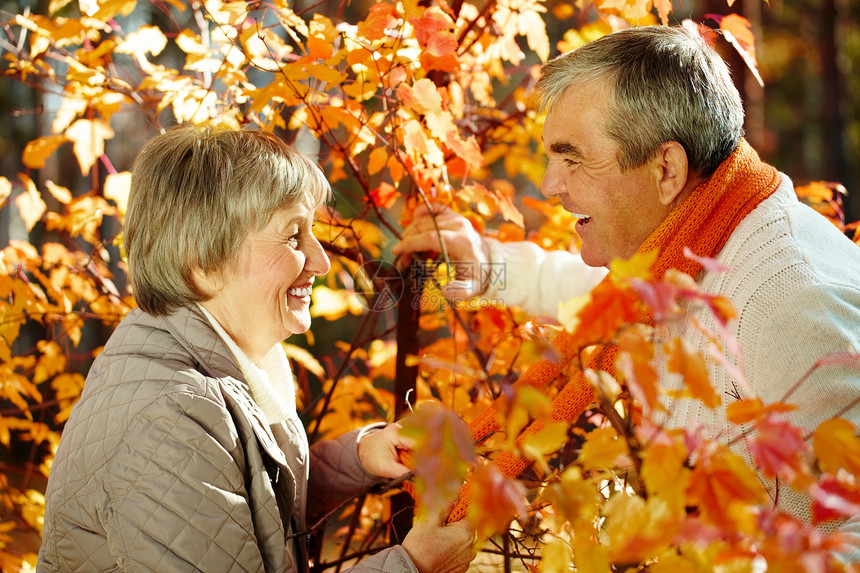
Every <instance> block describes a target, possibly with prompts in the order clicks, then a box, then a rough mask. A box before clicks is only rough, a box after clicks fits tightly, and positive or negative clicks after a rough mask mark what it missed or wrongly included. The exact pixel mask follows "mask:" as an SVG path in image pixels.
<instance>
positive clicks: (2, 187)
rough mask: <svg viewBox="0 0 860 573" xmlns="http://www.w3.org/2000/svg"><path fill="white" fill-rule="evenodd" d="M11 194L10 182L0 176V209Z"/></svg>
mask: <svg viewBox="0 0 860 573" xmlns="http://www.w3.org/2000/svg"><path fill="white" fill-rule="evenodd" d="M11 194H12V182H11V181H9V180H8V179H6V178H5V177H3V176H2V175H0V207H2V206H3V204H4V203H6V199H8V198H9V196H10V195H11Z"/></svg>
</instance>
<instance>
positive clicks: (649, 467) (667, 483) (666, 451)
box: [642, 443, 690, 501]
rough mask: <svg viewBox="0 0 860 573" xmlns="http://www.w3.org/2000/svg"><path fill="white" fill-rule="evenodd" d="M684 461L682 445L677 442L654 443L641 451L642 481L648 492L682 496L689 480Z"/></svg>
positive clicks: (659, 494) (657, 494) (658, 494)
mask: <svg viewBox="0 0 860 573" xmlns="http://www.w3.org/2000/svg"><path fill="white" fill-rule="evenodd" d="M685 461H686V452H685V451H684V447H683V446H682V445H681V444H677V443H671V444H665V443H654V444H652V445H651V446H650V447H648V448H647V449H646V450H645V451H643V452H642V481H643V482H645V487H646V488H647V490H648V493H649V494H651V495H655V496H664V497H667V498H668V497H670V496H673V495H675V494H680V495H681V496H683V493H684V491H685V490H686V489H687V485H688V484H689V482H690V475H689V474H690V470H689V469H688V468H686V467H685V466H684V462H685ZM679 501H682V498H681V499H680V500H679Z"/></svg>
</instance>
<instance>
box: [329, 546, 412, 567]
mask: <svg viewBox="0 0 860 573" xmlns="http://www.w3.org/2000/svg"><path fill="white" fill-rule="evenodd" d="M345 573H418V569H416V568H415V565H414V564H413V563H412V560H411V559H410V558H409V555H408V554H407V553H406V550H405V549H403V547H402V546H400V545H395V546H394V547H389V548H388V549H383V550H382V551H380V552H379V553H376V554H374V555H371V556H370V557H366V558H364V559H362V560H361V561H360V562H359V563H358V564H357V565H355V566H353V567H350V568H349V569H347V570H346V571H345Z"/></svg>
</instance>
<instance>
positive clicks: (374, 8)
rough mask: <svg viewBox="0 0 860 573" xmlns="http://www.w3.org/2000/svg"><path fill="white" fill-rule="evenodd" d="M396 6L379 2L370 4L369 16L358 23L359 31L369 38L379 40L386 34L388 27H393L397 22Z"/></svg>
mask: <svg viewBox="0 0 860 573" xmlns="http://www.w3.org/2000/svg"><path fill="white" fill-rule="evenodd" d="M396 15H397V13H396V11H395V10H394V6H392V5H391V4H388V3H386V2H379V3H377V4H372V5H371V6H370V12H369V14H368V15H367V18H365V19H364V20H362V21H361V22H359V23H358V33H359V35H361V36H364V37H365V38H367V39H368V40H379V39H381V38H383V37H384V36H385V30H386V29H387V28H393V27H394V26H395V24H396V22H397V18H396Z"/></svg>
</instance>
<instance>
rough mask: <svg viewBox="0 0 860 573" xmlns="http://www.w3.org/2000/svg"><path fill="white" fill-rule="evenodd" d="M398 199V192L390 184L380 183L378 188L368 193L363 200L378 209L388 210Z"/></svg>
mask: <svg viewBox="0 0 860 573" xmlns="http://www.w3.org/2000/svg"><path fill="white" fill-rule="evenodd" d="M398 198H400V192H399V191H398V190H397V189H396V188H395V187H394V186H393V185H392V184H390V183H386V182H384V181H383V182H382V183H380V185H379V187H377V188H376V189H373V190H371V191H370V192H369V194H368V196H367V197H366V198H365V199H366V200H367V201H369V202H372V203H373V204H374V205H376V206H377V207H379V208H380V209H390V208H391V207H392V206H394V203H396V202H397V199H398Z"/></svg>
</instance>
